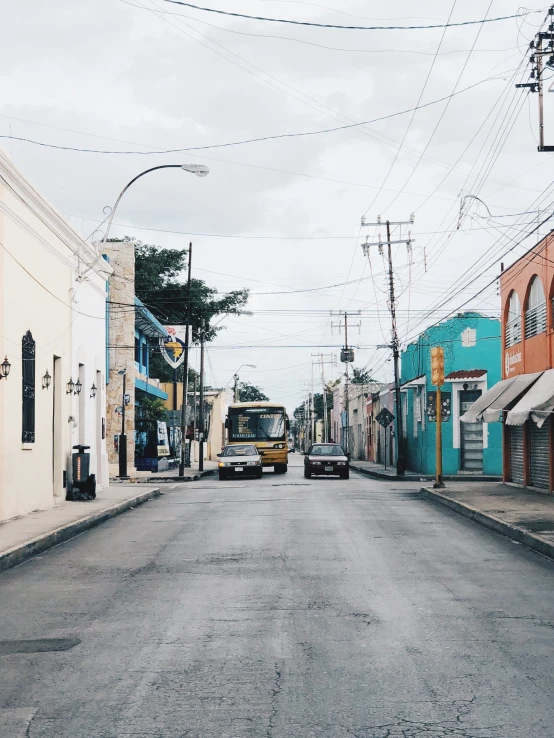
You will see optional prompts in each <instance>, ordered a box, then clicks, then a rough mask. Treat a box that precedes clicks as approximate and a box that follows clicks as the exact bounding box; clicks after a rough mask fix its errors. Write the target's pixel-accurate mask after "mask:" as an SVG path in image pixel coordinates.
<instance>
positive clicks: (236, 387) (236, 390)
mask: <svg viewBox="0 0 554 738" xmlns="http://www.w3.org/2000/svg"><path fill="white" fill-rule="evenodd" d="M243 366H249V367H250V369H255V368H256V365H255V364H241V365H240V366H239V368H238V369H237V371H236V372H235V375H234V377H233V379H234V380H235V384H234V388H233V399H234V401H235V402H239V400H240V397H239V372H240V370H241V369H242V367H243Z"/></svg>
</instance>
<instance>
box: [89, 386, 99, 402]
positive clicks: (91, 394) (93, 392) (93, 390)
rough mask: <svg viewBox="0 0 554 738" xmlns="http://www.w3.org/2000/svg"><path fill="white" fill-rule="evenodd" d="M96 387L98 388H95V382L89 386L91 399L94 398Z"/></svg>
mask: <svg viewBox="0 0 554 738" xmlns="http://www.w3.org/2000/svg"><path fill="white" fill-rule="evenodd" d="M97 389H98V388H97V386H96V385H95V384H93V385H92V387H91V388H90V396H91V397H92V399H94V398H95V397H96V390H97Z"/></svg>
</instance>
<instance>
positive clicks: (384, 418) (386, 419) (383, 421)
mask: <svg viewBox="0 0 554 738" xmlns="http://www.w3.org/2000/svg"><path fill="white" fill-rule="evenodd" d="M375 420H376V421H377V422H378V423H379V425H382V426H383V428H388V427H389V425H390V424H391V423H392V421H393V420H394V415H393V414H392V413H391V411H390V410H388V409H387V408H386V407H384V408H383V409H382V410H381V411H380V412H379V413H378V414H377V417H376V418H375Z"/></svg>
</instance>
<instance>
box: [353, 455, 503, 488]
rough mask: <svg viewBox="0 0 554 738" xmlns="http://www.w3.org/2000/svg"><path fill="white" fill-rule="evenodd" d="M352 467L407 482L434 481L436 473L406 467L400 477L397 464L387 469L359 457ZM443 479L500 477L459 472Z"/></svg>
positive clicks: (466, 479)
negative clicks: (425, 472)
mask: <svg viewBox="0 0 554 738" xmlns="http://www.w3.org/2000/svg"><path fill="white" fill-rule="evenodd" d="M350 468H351V469H352V471H357V472H361V473H362V474H367V475H368V477H373V478H374V479H395V480H397V481H405V482H427V481H429V482H430V481H434V479H435V475H434V474H421V473H419V472H415V471H412V470H411V469H406V473H405V475H404V476H403V477H399V476H398V475H397V473H396V467H395V466H392V467H391V466H387V468H386V469H385V467H384V465H383V464H377V463H376V462H375V461H358V460H357V459H353V460H352V461H351V462H350ZM443 479H444V480H445V481H446V480H452V481H458V480H460V479H461V480H462V481H463V482H499V481H500V477H495V476H485V475H484V474H458V475H455V476H448V475H447V476H444V477H443Z"/></svg>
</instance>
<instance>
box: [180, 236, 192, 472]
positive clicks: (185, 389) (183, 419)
mask: <svg viewBox="0 0 554 738" xmlns="http://www.w3.org/2000/svg"><path fill="white" fill-rule="evenodd" d="M191 275H192V243H189V263H188V277H187V304H186V311H185V315H186V316H187V318H186V319H187V324H186V326H185V359H184V361H183V400H182V404H181V459H180V462H179V476H180V477H183V476H184V475H185V467H186V466H190V451H189V456H188V461H187V456H186V445H187V397H188V386H189V344H190V321H191V315H192V300H191Z"/></svg>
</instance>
